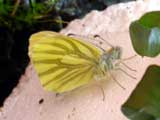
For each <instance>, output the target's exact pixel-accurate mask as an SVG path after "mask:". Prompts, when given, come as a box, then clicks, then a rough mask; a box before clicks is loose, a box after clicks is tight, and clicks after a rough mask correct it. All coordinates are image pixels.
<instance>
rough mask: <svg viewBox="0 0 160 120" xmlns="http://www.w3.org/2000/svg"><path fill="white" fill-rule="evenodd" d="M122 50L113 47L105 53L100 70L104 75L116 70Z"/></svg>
mask: <svg viewBox="0 0 160 120" xmlns="http://www.w3.org/2000/svg"><path fill="white" fill-rule="evenodd" d="M121 52H122V50H121V48H120V47H113V48H111V49H110V50H109V51H106V52H104V53H103V55H102V56H101V59H100V64H99V65H100V69H101V71H102V72H103V73H105V72H106V71H108V70H111V69H113V68H114V66H115V63H116V61H117V60H119V59H120V58H121Z"/></svg>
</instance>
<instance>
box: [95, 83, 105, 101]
mask: <svg viewBox="0 0 160 120" xmlns="http://www.w3.org/2000/svg"><path fill="white" fill-rule="evenodd" d="M96 86H97V87H98V88H99V89H100V90H101V92H102V96H103V97H102V100H103V101H104V100H105V93H104V89H103V87H102V86H101V85H99V84H96Z"/></svg>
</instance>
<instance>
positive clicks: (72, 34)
mask: <svg viewBox="0 0 160 120" xmlns="http://www.w3.org/2000/svg"><path fill="white" fill-rule="evenodd" d="M67 36H78V37H81V38H86V39H93V38H95V37H93V38H90V37H87V36H82V35H77V34H74V33H68V34H67ZM88 42H90V41H88ZM90 43H92V44H94V45H95V46H96V47H98V48H100V49H101V50H102V51H103V52H105V51H106V50H105V49H103V48H102V47H101V46H99V45H97V44H95V43H93V42H90Z"/></svg>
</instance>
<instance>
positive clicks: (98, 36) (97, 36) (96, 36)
mask: <svg viewBox="0 0 160 120" xmlns="http://www.w3.org/2000/svg"><path fill="white" fill-rule="evenodd" d="M93 37H94V38H99V39H101V40H102V41H103V42H105V43H106V44H108V45H109V46H110V47H112V48H113V47H114V46H113V45H112V44H111V43H109V42H108V41H106V40H105V39H104V38H102V37H101V36H100V35H94V36H93Z"/></svg>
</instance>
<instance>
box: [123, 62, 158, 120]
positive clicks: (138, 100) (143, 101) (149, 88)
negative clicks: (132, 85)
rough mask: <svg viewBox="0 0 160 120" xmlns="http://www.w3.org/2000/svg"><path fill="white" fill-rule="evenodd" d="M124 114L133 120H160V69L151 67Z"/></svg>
mask: <svg viewBox="0 0 160 120" xmlns="http://www.w3.org/2000/svg"><path fill="white" fill-rule="evenodd" d="M122 112H123V113H124V114H125V115H126V116H127V117H128V118H130V119H131V120H160V67H159V66H156V65H152V66H150V67H149V68H148V69H147V71H146V73H145V75H144V76H143V79H142V80H141V82H140V83H139V84H138V86H137V87H136V89H135V90H134V91H133V93H132V94H131V96H130V97H129V99H128V100H127V102H125V103H124V105H123V106H122Z"/></svg>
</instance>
